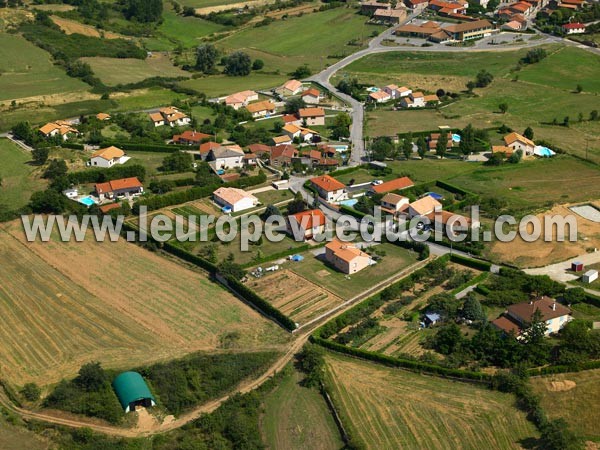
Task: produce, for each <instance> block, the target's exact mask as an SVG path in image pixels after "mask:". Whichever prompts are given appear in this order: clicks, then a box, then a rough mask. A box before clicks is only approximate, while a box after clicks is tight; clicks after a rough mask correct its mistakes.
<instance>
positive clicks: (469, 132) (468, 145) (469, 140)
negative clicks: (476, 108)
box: [458, 124, 475, 155]
mask: <svg viewBox="0 0 600 450" xmlns="http://www.w3.org/2000/svg"><path fill="white" fill-rule="evenodd" d="M458 148H459V149H460V151H461V152H462V154H463V155H468V154H469V153H471V152H472V151H474V150H475V130H474V129H473V125H471V124H468V125H467V126H466V127H465V128H463V130H462V131H461V133H460V144H459V147H458Z"/></svg>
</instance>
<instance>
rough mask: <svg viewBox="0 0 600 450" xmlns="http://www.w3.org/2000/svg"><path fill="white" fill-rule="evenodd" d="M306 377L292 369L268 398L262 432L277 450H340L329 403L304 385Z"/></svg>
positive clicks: (265, 404) (341, 443)
mask: <svg viewBox="0 0 600 450" xmlns="http://www.w3.org/2000/svg"><path fill="white" fill-rule="evenodd" d="M301 381H302V375H301V374H300V373H299V372H297V371H296V370H294V369H293V368H292V367H291V366H288V367H287V368H286V369H285V372H284V375H283V376H282V379H281V380H280V382H279V384H278V385H277V387H276V388H275V389H273V391H271V392H270V393H268V394H267V395H266V396H265V399H264V413H263V416H262V420H261V431H262V434H263V436H264V440H265V443H266V444H267V446H268V447H269V448H273V449H277V448H279V449H289V450H294V449H298V450H304V449H306V448H311V449H319V450H338V449H340V448H342V447H343V446H344V445H343V442H342V441H341V439H340V434H339V431H338V429H337V427H336V425H335V422H334V420H333V417H332V415H331V412H330V411H329V409H328V407H327V404H326V403H325V400H324V399H323V397H322V396H321V394H320V393H319V391H318V390H317V389H309V388H305V387H302V386H300V382H301Z"/></svg>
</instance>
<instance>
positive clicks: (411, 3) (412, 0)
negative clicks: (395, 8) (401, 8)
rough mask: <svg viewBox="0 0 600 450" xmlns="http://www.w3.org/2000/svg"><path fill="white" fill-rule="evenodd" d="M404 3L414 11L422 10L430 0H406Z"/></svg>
mask: <svg viewBox="0 0 600 450" xmlns="http://www.w3.org/2000/svg"><path fill="white" fill-rule="evenodd" d="M404 4H405V5H406V7H407V8H409V9H411V10H413V11H417V10H418V11H422V10H424V9H425V8H427V5H429V0H404Z"/></svg>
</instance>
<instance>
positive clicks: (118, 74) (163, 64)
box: [81, 53, 190, 86]
mask: <svg viewBox="0 0 600 450" xmlns="http://www.w3.org/2000/svg"><path fill="white" fill-rule="evenodd" d="M81 59H82V61H84V62H86V63H88V64H89V65H90V66H91V68H92V70H93V71H94V74H95V75H96V76H97V77H98V78H100V79H101V80H102V82H103V83H104V84H106V85H108V86H115V85H117V84H128V83H136V82H138V81H143V80H145V79H146V78H152V77H189V76H190V73H189V72H185V71H183V70H181V69H179V68H177V67H175V66H174V65H173V64H172V63H171V60H170V59H169V57H168V56H166V55H164V54H161V53H156V54H153V55H152V56H150V57H148V58H147V59H145V60H141V59H134V58H123V59H115V58H101V57H93V58H81Z"/></svg>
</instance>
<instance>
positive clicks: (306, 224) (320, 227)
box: [287, 209, 327, 241]
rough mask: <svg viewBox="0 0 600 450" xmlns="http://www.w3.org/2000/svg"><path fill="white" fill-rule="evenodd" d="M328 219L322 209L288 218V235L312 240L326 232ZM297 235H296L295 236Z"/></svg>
mask: <svg viewBox="0 0 600 450" xmlns="http://www.w3.org/2000/svg"><path fill="white" fill-rule="evenodd" d="M326 224H327V222H326V218H325V214H323V211H321V210H320V209H311V210H309V211H303V212H299V213H296V214H292V215H290V216H288V224H287V225H288V227H287V229H288V233H289V234H290V235H291V236H292V237H295V236H296V234H298V235H299V236H303V237H304V240H307V241H308V240H310V239H312V238H313V237H314V236H316V235H319V234H323V233H324V232H325V226H326ZM295 233H296V234H295Z"/></svg>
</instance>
